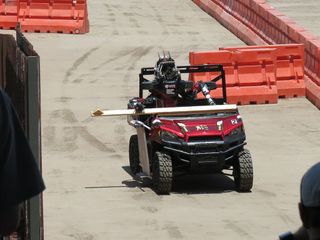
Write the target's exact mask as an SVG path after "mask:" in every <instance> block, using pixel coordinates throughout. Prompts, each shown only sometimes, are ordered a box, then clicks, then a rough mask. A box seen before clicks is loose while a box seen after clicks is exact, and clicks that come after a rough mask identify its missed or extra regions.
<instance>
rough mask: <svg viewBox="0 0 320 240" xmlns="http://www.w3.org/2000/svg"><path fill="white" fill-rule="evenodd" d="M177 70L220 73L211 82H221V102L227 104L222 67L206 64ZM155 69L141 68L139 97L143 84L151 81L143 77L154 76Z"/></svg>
mask: <svg viewBox="0 0 320 240" xmlns="http://www.w3.org/2000/svg"><path fill="white" fill-rule="evenodd" d="M177 69H178V70H179V72H180V73H201V72H220V75H219V76H217V77H216V78H214V79H212V80H211V81H212V82H217V81H218V80H220V79H221V80H222V95H223V101H224V102H227V85H226V78H225V71H224V69H223V66H222V65H219V64H208V65H194V66H177ZM154 73H155V68H152V67H147V68H141V72H140V74H139V97H140V98H143V90H145V88H143V83H146V82H148V83H150V82H151V81H150V80H148V79H146V78H144V76H148V75H154Z"/></svg>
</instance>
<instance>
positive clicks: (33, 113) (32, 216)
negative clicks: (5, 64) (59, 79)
mask: <svg viewBox="0 0 320 240" xmlns="http://www.w3.org/2000/svg"><path fill="white" fill-rule="evenodd" d="M16 39H17V45H18V47H19V48H20V50H21V51H22V52H23V53H24V54H25V55H26V59H27V61H26V65H27V66H26V68H27V69H26V71H27V85H26V87H27V104H26V107H27V113H28V114H27V122H28V124H27V131H28V140H29V143H30V147H31V150H32V152H33V154H34V156H35V159H36V162H37V164H38V166H39V168H40V169H41V121H40V111H41V110H40V100H41V98H40V57H39V55H38V54H37V53H36V52H35V51H34V50H33V46H32V45H31V43H30V42H29V41H28V40H27V39H26V38H25V37H24V35H23V34H22V32H21V30H20V25H18V26H17V31H16ZM26 206H27V218H28V222H27V225H28V226H27V227H28V239H29V240H43V239H44V230H43V209H42V194H39V195H37V196H35V197H33V198H31V199H29V200H28V201H27V204H26Z"/></svg>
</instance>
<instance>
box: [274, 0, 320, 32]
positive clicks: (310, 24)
mask: <svg viewBox="0 0 320 240" xmlns="http://www.w3.org/2000/svg"><path fill="white" fill-rule="evenodd" d="M268 2H269V3H270V4H271V5H272V6H274V7H275V8H277V9H278V10H280V11H281V12H282V13H284V14H286V15H287V16H288V17H290V18H292V19H293V20H295V21H296V22H297V23H298V24H299V25H300V26H302V27H304V28H305V29H308V30H309V31H311V32H313V33H314V34H316V35H318V36H319V35H320V24H318V23H319V21H320V15H319V12H320V2H319V1H318V0H306V1H301V0H281V1H279V0H268Z"/></svg>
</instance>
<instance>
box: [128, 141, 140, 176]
mask: <svg viewBox="0 0 320 240" xmlns="http://www.w3.org/2000/svg"><path fill="white" fill-rule="evenodd" d="M129 163H130V169H131V172H132V173H133V174H137V173H139V172H141V170H142V169H141V166H140V160H139V145H138V136H137V135H132V136H131V137H130V141H129Z"/></svg>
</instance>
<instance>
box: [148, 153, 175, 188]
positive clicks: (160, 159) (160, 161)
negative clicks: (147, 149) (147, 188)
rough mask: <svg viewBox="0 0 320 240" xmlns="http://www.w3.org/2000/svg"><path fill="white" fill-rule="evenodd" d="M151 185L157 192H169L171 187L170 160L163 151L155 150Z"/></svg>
mask: <svg viewBox="0 0 320 240" xmlns="http://www.w3.org/2000/svg"><path fill="white" fill-rule="evenodd" d="M152 185H153V189H154V191H155V192H156V193H157V194H169V193H170V191H171V188H172V160H171V156H170V155H169V154H167V153H164V152H155V154H154V156H153V161H152Z"/></svg>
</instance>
